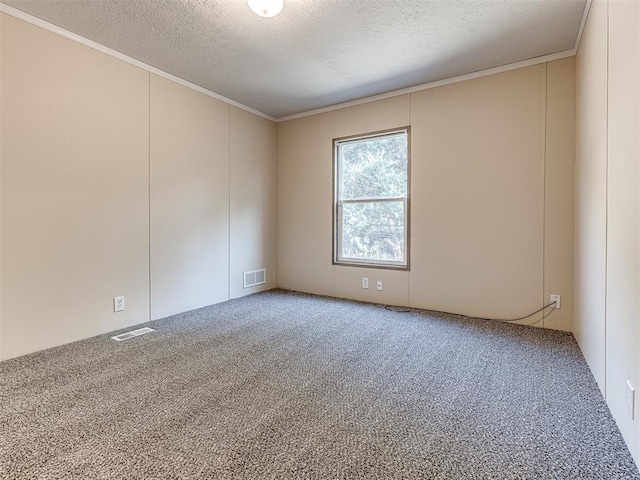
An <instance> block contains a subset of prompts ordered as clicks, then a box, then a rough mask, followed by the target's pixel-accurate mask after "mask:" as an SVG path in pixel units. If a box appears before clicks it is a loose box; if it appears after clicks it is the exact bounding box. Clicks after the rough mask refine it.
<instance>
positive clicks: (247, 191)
mask: <svg viewBox="0 0 640 480" xmlns="http://www.w3.org/2000/svg"><path fill="white" fill-rule="evenodd" d="M230 115H231V116H230V128H231V139H230V143H231V147H230V151H229V154H230V156H231V172H230V176H231V179H230V185H231V197H230V210H231V216H230V248H229V262H230V266H229V288H230V296H231V298H237V297H241V296H244V295H248V294H250V293H254V292H257V291H260V290H266V289H270V288H275V287H276V285H277V283H276V282H277V275H276V256H275V252H276V125H275V123H273V122H270V121H269V120H265V119H263V118H260V117H257V116H255V115H252V114H251V113H248V112H245V111H244V110H240V109H239V108H236V107H231V111H230ZM247 139H251V141H247ZM262 268H266V270H267V284H266V285H262V286H258V287H250V288H243V272H247V271H252V270H258V269H262Z"/></svg>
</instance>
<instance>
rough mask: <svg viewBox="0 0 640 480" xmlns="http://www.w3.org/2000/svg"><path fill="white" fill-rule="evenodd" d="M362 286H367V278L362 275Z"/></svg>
mask: <svg viewBox="0 0 640 480" xmlns="http://www.w3.org/2000/svg"><path fill="white" fill-rule="evenodd" d="M362 288H369V279H368V278H367V277H362Z"/></svg>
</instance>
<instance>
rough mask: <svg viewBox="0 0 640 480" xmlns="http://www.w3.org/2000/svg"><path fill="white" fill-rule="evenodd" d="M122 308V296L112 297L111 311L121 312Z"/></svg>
mask: <svg viewBox="0 0 640 480" xmlns="http://www.w3.org/2000/svg"><path fill="white" fill-rule="evenodd" d="M123 310H124V297H113V311H114V312H121V311H123Z"/></svg>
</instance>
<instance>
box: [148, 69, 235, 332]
mask: <svg viewBox="0 0 640 480" xmlns="http://www.w3.org/2000/svg"><path fill="white" fill-rule="evenodd" d="M150 125H151V141H150V145H151V169H150V172H151V318H152V319H153V320H155V319H158V318H163V317H167V316H169V315H173V314H175V313H179V312H184V311H188V310H193V309H196V308H199V307H204V306H206V305H211V304H213V303H218V302H221V301H223V300H227V299H228V298H229V276H228V271H229V105H228V104H226V103H223V102H221V101H219V100H216V99H214V98H211V97H208V96H206V95H204V94H202V93H199V92H196V91H194V90H191V89H189V88H187V87H184V86H182V85H178V84H177V83H174V82H172V81H170V80H166V79H164V78H161V77H158V76H156V75H151V124H150Z"/></svg>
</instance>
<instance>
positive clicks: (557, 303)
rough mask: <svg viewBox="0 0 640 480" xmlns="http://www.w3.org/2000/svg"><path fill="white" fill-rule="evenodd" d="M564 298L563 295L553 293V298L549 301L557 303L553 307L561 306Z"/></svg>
mask: <svg viewBox="0 0 640 480" xmlns="http://www.w3.org/2000/svg"><path fill="white" fill-rule="evenodd" d="M561 300H562V296H560V295H551V300H550V301H549V303H555V305H554V306H553V308H560V301H561Z"/></svg>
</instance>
